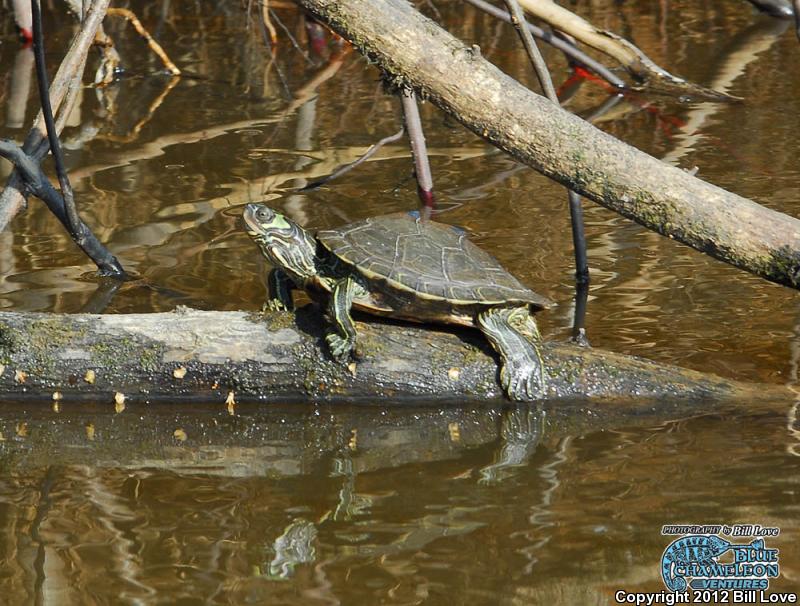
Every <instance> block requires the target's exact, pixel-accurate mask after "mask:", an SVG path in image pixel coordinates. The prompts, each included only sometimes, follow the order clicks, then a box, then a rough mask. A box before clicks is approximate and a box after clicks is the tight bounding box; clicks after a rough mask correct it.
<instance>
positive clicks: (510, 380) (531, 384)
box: [478, 306, 547, 402]
mask: <svg viewBox="0 0 800 606" xmlns="http://www.w3.org/2000/svg"><path fill="white" fill-rule="evenodd" d="M478 327H479V328H480V329H481V331H482V332H483V334H484V335H486V338H487V339H489V342H490V343H491V344H492V347H494V349H495V351H497V353H498V354H500V384H501V385H502V386H503V389H504V390H505V392H506V393H507V394H508V397H509V398H511V399H512V400H517V401H521V402H529V401H531V400H535V399H536V398H538V397H541V396H542V395H543V394H544V390H545V385H546V383H547V373H546V372H545V369H544V363H543V362H542V356H541V354H540V353H539V344H540V339H541V337H540V336H539V329H538V328H537V326H536V322H535V321H534V320H533V318H532V317H531V315H530V311H529V310H528V307H527V306H524V307H511V308H507V307H494V308H491V309H487V310H486V311H484V312H483V313H481V314H480V315H479V316H478Z"/></svg>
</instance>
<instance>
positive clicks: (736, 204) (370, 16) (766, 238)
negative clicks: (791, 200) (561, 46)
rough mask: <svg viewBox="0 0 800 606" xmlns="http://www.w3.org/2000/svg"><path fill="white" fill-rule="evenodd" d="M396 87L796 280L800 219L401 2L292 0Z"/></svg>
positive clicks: (678, 228) (605, 201) (665, 222)
mask: <svg viewBox="0 0 800 606" xmlns="http://www.w3.org/2000/svg"><path fill="white" fill-rule="evenodd" d="M297 2H298V3H299V4H300V5H301V6H302V7H303V8H305V9H306V10H308V11H309V12H311V13H312V14H313V15H314V16H315V17H316V18H317V19H318V20H320V21H322V22H323V23H326V24H327V25H329V26H330V27H331V28H332V29H334V30H335V31H336V32H337V33H339V34H340V35H342V36H343V37H345V38H346V39H348V40H350V41H351V42H352V43H353V44H354V45H355V46H356V48H358V50H359V51H360V52H361V53H363V54H364V55H365V56H366V57H367V58H368V59H369V60H370V61H371V62H373V63H375V64H376V65H377V66H378V67H380V68H381V69H382V70H384V72H385V73H386V74H387V76H386V78H387V80H389V81H391V82H392V83H393V84H394V85H396V86H398V87H399V86H405V87H409V88H411V89H413V90H415V91H417V92H418V93H419V95H420V96H421V97H422V98H427V99H430V100H431V101H432V102H433V103H434V104H435V105H437V106H438V107H440V108H441V109H442V110H444V111H445V112H447V113H448V114H450V115H452V116H453V117H454V118H456V119H457V120H459V121H460V122H461V123H462V124H464V126H466V127H467V128H469V129H470V130H472V131H473V132H474V133H476V134H477V135H479V136H481V137H483V138H484V139H486V140H487V141H488V142H490V143H492V144H493V145H495V146H497V147H498V148H500V149H502V150H504V151H506V152H508V153H509V154H510V155H512V156H513V157H515V158H516V159H517V160H519V161H520V162H523V163H525V164H527V165H529V166H531V167H532V168H535V169H536V170H538V171H539V172H541V173H542V174H544V175H546V176H548V177H550V178H552V179H555V180H556V181H559V182H560V183H562V184H564V185H566V186H567V187H569V188H570V189H572V190H573V191H575V192H577V193H579V194H581V195H582V196H585V197H587V198H589V199H590V200H593V201H595V202H597V203H598V204H601V205H603V206H605V207H606V208H608V209H610V210H613V211H616V212H618V213H620V214H621V215H623V216H625V217H628V218H629V219H632V220H634V221H636V222H637V223H639V224H641V225H644V226H645V227H647V228H649V229H652V230H654V231H657V232H659V233H661V234H663V235H665V236H668V237H670V238H674V239H675V240H677V241H679V242H682V243H684V244H687V245H689V246H691V247H693V248H695V249H697V250H699V251H701V252H704V253H706V254H709V255H711V256H713V257H716V258H717V259H720V260H722V261H725V262H727V263H730V264H731V265H734V266H736V267H739V268H741V269H744V270H746V271H749V272H752V273H754V274H756V275H759V276H761V277H763V278H766V279H767V280H771V281H773V282H777V283H779V284H783V285H785V286H791V287H792V288H800V221H798V220H797V219H795V218H793V217H789V216H788V215H785V214H782V213H779V212H775V211H773V210H770V209H768V208H765V207H763V206H760V205H759V204H756V203H755V202H753V201H751V200H748V199H746V198H743V197H741V196H737V195H736V194H733V193H730V192H728V191H725V190H724V189H721V188H719V187H716V186H714V185H711V184H709V183H706V182H704V181H702V180H700V179H697V178H696V177H693V176H692V175H690V174H689V173H687V172H686V171H683V170H681V169H679V168H675V167H672V166H669V165H667V164H665V163H663V162H661V161H659V160H657V159H656V158H653V157H652V156H649V155H647V154H645V153H644V152H641V151H639V150H637V149H635V148H633V147H631V146H630V145H627V144H625V143H623V142H622V141H620V140H619V139H616V138H614V137H612V136H610V135H607V134H605V133H603V132H602V131H600V130H598V129H597V128H595V127H594V126H592V125H591V124H589V123H587V122H585V121H584V120H581V119H580V118H578V117H577V116H574V115H572V114H570V113H569V112H567V111H565V110H563V109H561V108H560V107H558V106H557V105H555V104H553V103H551V102H550V101H548V100H547V99H545V98H544V97H542V96H540V95H537V94H535V93H533V92H531V91H530V90H529V89H527V88H525V87H524V86H523V85H522V84H520V83H519V82H517V81H516V80H514V79H513V78H511V77H510V76H507V75H506V74H504V73H503V72H501V71H500V70H499V69H498V68H497V67H495V66H494V65H492V64H491V63H489V62H488V61H486V60H484V59H483V58H482V57H481V55H480V52H479V50H478V49H476V48H475V47H469V46H466V45H465V44H464V43H463V42H461V41H460V40H458V39H456V38H455V37H453V36H452V35H451V34H449V33H448V32H446V31H444V30H443V29H442V28H440V27H439V26H438V25H437V24H436V23H435V22H433V21H431V20H430V19H428V18H426V17H424V16H423V15H421V14H420V13H419V12H418V11H417V10H416V9H415V8H414V7H413V6H412V5H411V4H410V3H408V2H407V1H406V0H297Z"/></svg>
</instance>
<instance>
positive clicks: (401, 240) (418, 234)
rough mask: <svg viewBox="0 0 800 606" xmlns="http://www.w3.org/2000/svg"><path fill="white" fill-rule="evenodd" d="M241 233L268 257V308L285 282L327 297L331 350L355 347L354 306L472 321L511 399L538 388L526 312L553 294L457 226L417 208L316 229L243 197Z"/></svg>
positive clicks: (537, 339) (287, 301)
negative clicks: (527, 281) (529, 283)
mask: <svg viewBox="0 0 800 606" xmlns="http://www.w3.org/2000/svg"><path fill="white" fill-rule="evenodd" d="M243 218H244V223H245V226H246V229H247V232H248V234H249V235H250V236H251V237H252V238H253V239H254V240H255V241H256V243H257V244H258V246H259V248H260V249H261V252H262V253H263V255H264V256H265V257H266V258H267V260H268V261H269V262H270V263H271V264H272V266H273V268H274V269H273V270H272V271H271V272H270V273H269V276H268V280H267V287H268V291H269V293H268V300H267V303H266V304H265V307H266V308H268V309H272V310H282V309H286V310H290V309H293V301H292V292H291V291H292V289H293V288H297V289H304V290H306V291H307V292H309V294H310V295H311V297H312V298H313V299H316V300H323V301H327V309H328V316H329V318H330V327H329V330H328V332H327V334H326V336H325V339H326V341H327V343H328V347H329V349H330V353H331V355H332V356H333V358H334V359H336V360H338V361H340V362H347V361H349V359H350V357H351V355H352V354H353V353H354V349H355V345H356V338H357V332H356V326H355V324H354V322H353V319H352V317H351V310H352V309H356V310H358V311H361V312H366V313H369V314H375V315H378V316H385V317H389V318H396V319H400V320H405V321H412V322H420V323H442V324H454V325H459V326H467V327H475V328H478V329H479V330H480V331H481V332H482V333H483V334H484V335H485V336H486V338H487V339H488V341H489V343H490V344H491V346H492V347H493V348H494V350H495V351H496V352H497V353H498V354H499V356H500V362H501V363H500V383H501V385H502V386H503V388H504V389H505V391H506V393H507V394H508V396H509V398H511V399H512V400H518V401H530V400H533V399H536V398H537V397H539V396H541V395H542V394H543V393H544V389H545V386H546V382H547V372H546V370H545V367H544V363H543V361H542V356H541V352H540V345H541V341H542V339H541V336H540V334H539V330H538V328H537V326H536V322H535V320H534V319H533V315H532V313H533V312H536V311H540V310H542V309H546V308H549V307H551V306H552V305H553V302H552V301H550V300H549V299H547V298H546V297H544V296H542V295H539V294H537V293H535V292H533V291H532V290H530V289H529V288H527V287H526V286H524V285H523V284H522V283H521V282H519V280H517V279H516V278H515V277H514V276H512V275H511V274H510V273H509V272H508V271H506V270H505V269H504V268H503V267H502V265H500V263H499V261H497V260H496V259H495V258H494V257H492V256H491V255H490V254H489V253H487V252H485V251H484V250H482V249H481V248H479V247H478V246H476V245H475V244H473V243H472V242H470V241H469V239H468V238H467V234H466V232H465V231H464V230H463V229H460V228H458V227H455V226H452V225H448V224H445V223H439V222H436V221H433V220H430V219H425V218H423V217H421V216H420V214H419V213H417V212H414V211H412V212H397V213H392V214H387V215H381V216H377V217H370V218H367V219H365V220H363V221H359V222H357V223H351V224H349V225H344V226H343V227H339V228H336V229H326V230H322V231H319V232H317V234H316V237H315V236H314V235H312V234H311V233H310V232H309V231H307V230H305V229H303V228H302V227H301V226H300V225H298V224H297V223H295V222H294V221H292V220H291V219H289V218H287V217H286V216H284V215H283V214H281V213H280V212H277V211H275V210H273V209H272V208H270V207H268V206H266V205H264V204H256V203H251V204H247V205H246V207H245V210H244V213H243Z"/></svg>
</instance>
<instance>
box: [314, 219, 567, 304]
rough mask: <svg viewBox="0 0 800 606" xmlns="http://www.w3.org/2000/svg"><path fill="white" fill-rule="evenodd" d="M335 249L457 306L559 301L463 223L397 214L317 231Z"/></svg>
mask: <svg viewBox="0 0 800 606" xmlns="http://www.w3.org/2000/svg"><path fill="white" fill-rule="evenodd" d="M317 238H318V239H319V241H320V242H321V243H322V244H323V246H325V247H326V248H327V249H328V250H329V251H330V252H331V253H333V254H334V255H335V256H336V257H338V258H339V259H341V260H342V261H344V262H345V263H347V264H349V265H351V266H353V267H354V268H355V269H356V270H357V271H359V272H360V273H361V274H362V275H363V276H364V277H365V278H366V279H367V282H369V281H370V280H373V281H375V280H380V281H385V282H386V283H387V284H388V285H390V286H392V287H393V288H396V289H399V290H405V291H411V292H413V293H416V294H417V295H419V296H420V297H422V298H424V299H436V300H441V301H447V302H449V303H451V304H456V305H475V304H482V305H487V306H490V305H508V304H515V303H527V304H529V305H532V306H534V307H535V308H538V309H543V308H547V307H550V306H551V305H553V303H552V301H550V300H549V299H547V298H546V297H543V296H541V295H538V294H536V293H535V292H533V291H532V290H530V289H529V288H527V287H526V286H524V285H523V284H522V283H520V281H519V280H517V279H516V278H515V277H514V276H512V275H511V274H510V273H508V272H507V271H506V270H505V269H504V268H503V266H502V265H500V263H499V262H498V261H497V259H495V258H494V257H493V256H492V255H490V254H489V253H487V252H485V251H483V250H481V249H480V248H478V247H477V246H475V245H474V244H473V243H472V242H470V241H469V240H468V239H467V234H466V233H465V232H464V231H463V230H462V229H459V228H457V227H454V226H452V225H446V224H444V223H437V222H435V221H430V220H428V221H424V220H422V219H419V218H418V217H417V216H414V214H412V213H394V214H390V215H383V216H380V217H372V218H369V219H366V220H365V221H360V222H358V223H352V224H350V225H345V226H343V227H340V228H337V229H329V230H324V231H320V232H318V233H317Z"/></svg>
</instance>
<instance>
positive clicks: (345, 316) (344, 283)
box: [325, 277, 364, 362]
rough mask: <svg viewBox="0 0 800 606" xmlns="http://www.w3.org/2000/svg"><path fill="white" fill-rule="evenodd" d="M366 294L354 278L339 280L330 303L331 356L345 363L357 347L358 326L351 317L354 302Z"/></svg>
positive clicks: (329, 341) (327, 339) (328, 335)
mask: <svg viewBox="0 0 800 606" xmlns="http://www.w3.org/2000/svg"><path fill="white" fill-rule="evenodd" d="M363 293H364V289H363V287H362V286H361V285H360V284H359V283H358V281H356V280H355V279H354V278H352V277H348V278H344V279H343V280H339V281H338V282H337V283H336V285H335V286H334V287H333V292H331V298H330V301H329V303H328V315H329V316H330V320H331V323H332V326H331V328H332V330H331V331H330V332H328V334H326V335H325V340H326V341H327V342H328V347H329V348H330V351H331V355H332V356H333V357H334V358H335V359H336V360H338V361H339V362H344V361H346V360H347V359H348V358H349V357H350V353H351V352H352V351H353V349H354V348H355V346H356V337H357V336H358V335H357V333H356V325H355V324H354V323H353V318H351V317H350V309H351V308H352V307H353V300H354V299H355V298H356V297H357V296H359V295H361V294H363Z"/></svg>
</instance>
